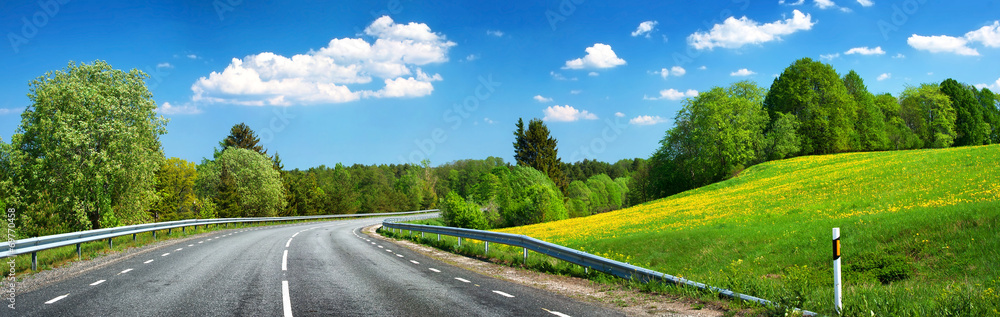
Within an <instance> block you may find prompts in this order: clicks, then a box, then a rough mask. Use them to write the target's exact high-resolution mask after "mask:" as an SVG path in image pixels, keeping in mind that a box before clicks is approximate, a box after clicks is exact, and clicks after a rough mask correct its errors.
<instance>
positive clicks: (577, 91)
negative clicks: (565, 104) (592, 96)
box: [569, 89, 583, 95]
mask: <svg viewBox="0 0 1000 317" xmlns="http://www.w3.org/2000/svg"><path fill="white" fill-rule="evenodd" d="M581 92H583V90H577V89H574V90H570V91H569V94H570V95H579V94H580V93H581Z"/></svg>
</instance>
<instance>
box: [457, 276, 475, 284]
mask: <svg viewBox="0 0 1000 317" xmlns="http://www.w3.org/2000/svg"><path fill="white" fill-rule="evenodd" d="M455 279H456V280H459V281H461V282H464V283H472V282H471V281H469V280H467V279H464V278H461V277H456V278H455Z"/></svg>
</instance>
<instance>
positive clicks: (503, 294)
mask: <svg viewBox="0 0 1000 317" xmlns="http://www.w3.org/2000/svg"><path fill="white" fill-rule="evenodd" d="M493 292H494V293H497V294H500V296H503V297H507V298H514V295H511V294H507V293H504V292H501V291H493Z"/></svg>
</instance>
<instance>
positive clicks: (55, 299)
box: [45, 294, 69, 304]
mask: <svg viewBox="0 0 1000 317" xmlns="http://www.w3.org/2000/svg"><path fill="white" fill-rule="evenodd" d="M66 296H69V294H66V295H63V296H59V297H56V298H53V299H50V300H49V301H47V302H45V303H46V304H52V303H55V302H58V301H59V300H60V299H63V298H66Z"/></svg>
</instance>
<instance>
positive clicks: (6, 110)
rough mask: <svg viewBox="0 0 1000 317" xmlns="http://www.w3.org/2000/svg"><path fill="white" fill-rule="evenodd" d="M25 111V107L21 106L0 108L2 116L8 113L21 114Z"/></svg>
mask: <svg viewBox="0 0 1000 317" xmlns="http://www.w3.org/2000/svg"><path fill="white" fill-rule="evenodd" d="M22 112H24V107H21V108H0V116H2V115H8V114H20V113H22Z"/></svg>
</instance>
